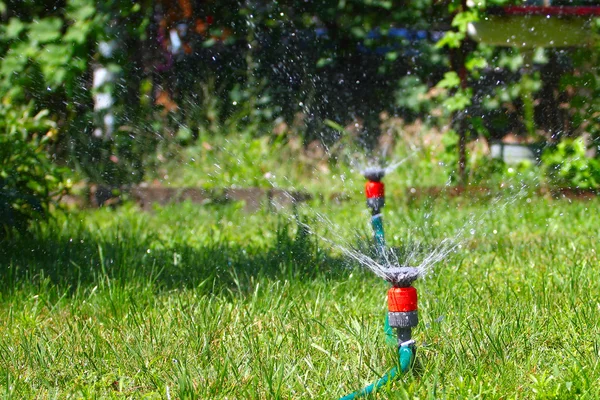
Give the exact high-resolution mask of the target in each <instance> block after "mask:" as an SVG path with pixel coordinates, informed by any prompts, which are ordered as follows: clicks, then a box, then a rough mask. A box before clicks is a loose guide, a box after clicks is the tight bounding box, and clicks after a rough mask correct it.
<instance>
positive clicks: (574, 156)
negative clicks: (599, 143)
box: [542, 138, 600, 189]
mask: <svg viewBox="0 0 600 400" xmlns="http://www.w3.org/2000/svg"><path fill="white" fill-rule="evenodd" d="M585 153H586V146H585V142H584V140H583V138H577V139H563V140H562V141H561V142H560V143H559V144H558V145H557V146H556V147H553V148H548V149H546V150H545V151H544V153H543V154H542V163H543V165H544V168H545V170H546V173H547V175H548V178H549V179H550V182H551V183H552V184H553V185H556V186H558V187H568V188H577V189H596V188H598V187H600V161H599V160H598V159H596V158H590V157H587V156H586V154H585Z"/></svg>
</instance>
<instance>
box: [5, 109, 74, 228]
mask: <svg viewBox="0 0 600 400" xmlns="http://www.w3.org/2000/svg"><path fill="white" fill-rule="evenodd" d="M47 116H48V111H47V110H43V111H40V112H38V113H35V111H34V108H33V104H32V103H30V104H29V105H27V106H13V105H10V104H0V221H1V222H0V225H1V226H2V231H4V232H5V231H6V228H8V227H16V228H18V229H24V228H26V227H27V224H28V222H29V221H31V220H32V219H35V218H40V217H44V216H47V215H48V214H47V211H48V209H49V207H50V206H51V204H52V201H53V200H52V199H53V197H55V196H57V195H58V194H60V193H61V192H62V191H63V190H64V189H65V186H64V184H63V179H62V177H63V171H62V170H61V169H60V168H59V167H57V166H56V165H55V164H54V163H53V162H52V160H51V159H50V156H49V153H48V151H47V147H48V145H49V144H50V143H51V142H52V141H53V139H54V138H55V137H56V135H57V130H56V127H55V123H54V122H53V121H52V120H50V119H49V118H48V117H47Z"/></svg>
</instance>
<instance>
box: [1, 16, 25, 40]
mask: <svg viewBox="0 0 600 400" xmlns="http://www.w3.org/2000/svg"><path fill="white" fill-rule="evenodd" d="M25 27H26V25H25V24H24V23H23V22H21V20H19V19H18V18H11V19H10V21H9V22H8V25H6V31H5V37H6V39H16V38H18V37H19V35H20V34H21V32H23V30H24V29H25Z"/></svg>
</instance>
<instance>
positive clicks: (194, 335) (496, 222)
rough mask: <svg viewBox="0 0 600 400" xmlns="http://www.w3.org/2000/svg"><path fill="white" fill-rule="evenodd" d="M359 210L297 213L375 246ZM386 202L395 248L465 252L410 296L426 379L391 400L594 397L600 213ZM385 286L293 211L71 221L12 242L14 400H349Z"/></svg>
mask: <svg viewBox="0 0 600 400" xmlns="http://www.w3.org/2000/svg"><path fill="white" fill-rule="evenodd" d="M354 198H355V199H356V201H355V202H349V203H346V204H342V205H337V206H332V205H327V204H324V203H323V204H320V203H318V202H316V203H315V204H314V205H313V207H312V208H311V207H306V206H304V207H301V208H300V210H299V211H300V214H301V215H302V218H303V219H304V220H305V221H306V222H307V223H308V224H309V225H311V226H312V227H313V228H314V229H315V230H316V231H317V232H318V233H319V235H322V236H323V237H325V238H335V240H337V241H339V240H340V239H339V238H338V235H341V236H342V237H343V238H345V240H346V241H348V243H350V244H354V245H361V243H363V245H364V238H368V237H369V235H370V232H369V227H368V215H367V213H366V211H365V210H364V205H363V201H362V198H361V197H358V196H355V197H354ZM388 203H389V204H388V206H387V207H386V209H385V210H384V211H385V224H386V233H387V238H388V242H389V243H390V244H391V245H393V246H396V247H399V248H402V247H407V246H412V245H413V244H414V243H416V242H419V243H423V244H424V245H425V248H426V246H427V245H430V244H435V243H438V242H439V241H441V240H443V239H444V238H446V237H456V238H459V239H460V243H461V245H460V247H459V248H458V249H457V251H456V252H455V253H454V254H452V255H451V256H450V257H448V258H447V259H445V260H443V261H442V262H441V263H440V264H438V265H436V266H435V268H434V269H433V270H432V272H431V274H429V276H428V277H427V278H426V279H424V280H421V281H420V282H418V283H417V284H416V287H417V289H418V290H419V296H420V297H419V298H420V303H419V312H420V324H419V326H418V327H417V329H415V330H414V336H415V339H416V340H417V343H418V345H419V353H418V360H419V363H420V369H419V371H418V373H417V372H413V373H409V374H407V375H405V376H403V377H402V378H401V379H400V380H398V381H396V382H394V383H393V384H391V385H390V386H389V387H387V388H384V390H383V391H382V392H380V394H379V395H378V398H398V399H412V398H420V399H439V398H442V399H458V398H485V399H494V398H498V399H499V398H502V399H517V398H520V399H523V398H539V399H559V398H560V399H573V398H582V399H583V398H586V399H597V398H600V384H599V383H600V382H599V378H600V366H599V364H598V360H599V357H600V335H599V331H600V329H599V328H600V326H599V325H600V322H599V321H600V300H599V294H600V279H598V276H599V273H600V266H599V263H598V254H597V251H598V250H597V241H598V237H599V233H600V216H599V214H598V212H597V211H598V209H599V206H600V202H599V201H589V202H577V203H569V202H568V201H552V200H546V199H538V198H533V199H526V198H522V199H518V200H516V201H514V202H510V203H509V204H506V201H504V200H500V201H498V202H492V201H491V200H490V201H486V200H480V201H477V202H469V201H467V200H464V199H453V200H441V199H439V200H436V201H424V202H420V203H413V204H407V203H405V202H402V201H397V202H394V199H393V198H390V199H389V201H388ZM316 212H320V213H324V214H327V215H328V216H329V217H330V219H331V220H332V221H333V223H334V225H333V226H331V225H328V224H324V223H321V222H319V218H317V217H316ZM459 233H460V235H459V236H457V235H458V234H459ZM357 236H358V237H357ZM360 237H363V241H362V242H361V239H360ZM386 291H387V284H386V283H385V282H383V281H382V280H380V279H378V278H376V277H375V276H374V275H373V274H371V273H370V272H368V271H365V270H363V269H362V268H361V267H360V266H358V265H355V264H354V263H353V262H351V261H349V260H347V259H345V258H344V257H343V256H342V254H341V252H340V251H339V250H338V249H336V248H332V247H331V246H330V245H329V244H328V243H327V242H326V241H324V240H322V239H319V238H318V237H316V236H313V235H307V234H306V233H305V232H304V231H302V230H298V229H296V224H295V222H294V220H293V219H290V213H289V212H286V213H283V214H276V213H273V212H270V211H268V210H265V211H264V212H259V213H257V214H253V215H249V214H245V213H244V212H243V210H242V209H241V207H240V206H239V205H229V206H204V207H199V206H193V205H190V204H184V205H178V206H170V207H166V208H162V209H157V210H156V211H155V212H154V213H147V214H143V213H141V212H140V211H138V210H137V209H136V208H134V207H133V206H126V207H123V208H121V209H118V210H116V211H111V210H99V211H89V212H77V213H72V214H70V215H68V216H57V218H56V219H55V220H54V221H52V222H51V223H49V224H45V225H43V226H40V227H36V228H34V229H33V232H32V233H31V235H29V236H21V237H11V238H10V239H6V240H4V241H3V242H1V243H0V321H1V323H0V390H1V391H2V395H3V396H4V397H5V398H15V399H21V398H61V399H62V398H136V399H137V398H172V399H176V398H177V399H191V398H200V399H266V398H283V399H288V398H294V399H308V398H323V399H335V398H338V397H340V396H342V395H345V394H347V393H348V392H351V391H354V390H356V389H359V388H361V387H362V386H364V385H365V384H367V383H369V382H370V381H372V380H373V379H376V378H377V377H379V376H381V375H382V374H384V373H385V372H386V371H387V370H388V369H389V368H390V367H392V366H393V365H394V363H395V356H394V349H392V348H390V347H388V346H387V345H386V343H385V337H384V334H383V318H384V314H385V311H386V305H385V295H386Z"/></svg>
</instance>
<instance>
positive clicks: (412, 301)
mask: <svg viewBox="0 0 600 400" xmlns="http://www.w3.org/2000/svg"><path fill="white" fill-rule="evenodd" d="M419 275H420V273H419V270H418V269H417V268H412V267H390V268H388V269H387V270H386V272H385V280H387V281H388V282H390V283H391V284H392V287H391V288H390V290H388V316H387V319H388V320H389V325H388V326H389V327H390V328H392V329H396V332H397V337H398V364H399V365H398V366H396V367H394V368H392V369H391V370H390V371H389V372H387V373H386V374H385V375H383V376H382V377H381V378H379V379H378V380H377V381H375V382H373V383H372V384H370V385H368V386H367V387H365V388H363V389H361V390H359V391H356V392H354V393H351V394H349V395H347V396H344V397H342V398H341V399H340V400H354V399H357V398H359V397H363V396H368V395H370V394H371V393H373V392H374V391H376V390H378V389H380V388H382V387H383V386H385V385H386V384H387V383H388V382H389V381H391V380H392V379H395V378H396V377H398V376H399V374H400V373H406V372H408V371H409V370H410V368H411V367H412V364H413V361H414V359H415V358H414V357H415V352H416V349H415V341H414V340H412V336H411V335H412V328H413V327H415V326H417V324H418V322H419V318H418V315H417V289H415V288H414V287H412V283H413V282H414V281H415V280H416V279H417V278H418V277H419ZM387 324H388V321H386V325H387Z"/></svg>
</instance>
